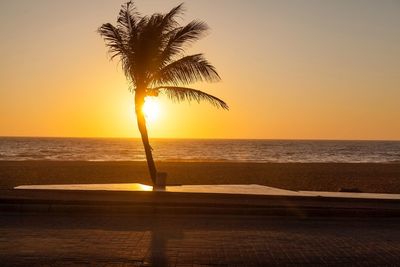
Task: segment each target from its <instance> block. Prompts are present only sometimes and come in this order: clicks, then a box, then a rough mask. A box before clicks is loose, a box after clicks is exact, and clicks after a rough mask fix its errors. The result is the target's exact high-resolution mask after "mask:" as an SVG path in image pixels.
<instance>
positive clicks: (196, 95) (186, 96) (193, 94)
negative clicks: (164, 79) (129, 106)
mask: <svg viewBox="0 0 400 267" xmlns="http://www.w3.org/2000/svg"><path fill="white" fill-rule="evenodd" d="M159 93H162V94H165V95H166V96H167V97H168V98H170V99H171V100H173V101H177V102H182V101H185V100H186V101H189V102H190V101H197V102H198V103H199V102H200V101H206V102H209V103H211V104H212V105H213V106H215V107H217V108H223V109H226V110H229V106H228V105H227V104H226V103H225V102H224V101H223V100H221V99H219V98H218V97H215V96H213V95H210V94H207V93H205V92H203V91H200V90H196V89H192V88H187V87H179V86H160V87H156V88H153V89H148V90H147V95H149V96H156V95H158V94H159Z"/></svg>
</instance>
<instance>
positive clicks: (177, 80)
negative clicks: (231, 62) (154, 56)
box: [151, 54, 221, 85]
mask: <svg viewBox="0 0 400 267" xmlns="http://www.w3.org/2000/svg"><path fill="white" fill-rule="evenodd" d="M220 80H221V78H220V76H219V75H218V72H217V70H216V69H215V67H214V66H213V65H211V63H209V62H208V61H207V60H206V59H205V58H204V56H203V54H196V55H191V56H185V57H183V58H181V59H178V60H177V61H174V62H172V63H170V64H168V65H167V66H165V67H164V68H162V69H161V70H160V71H158V72H156V73H155V74H154V75H153V77H152V80H151V82H152V84H153V85H162V84H173V85H178V84H190V83H194V82H202V81H207V82H215V81H220Z"/></svg>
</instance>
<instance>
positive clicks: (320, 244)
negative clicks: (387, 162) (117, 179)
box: [0, 213, 400, 267]
mask: <svg viewBox="0 0 400 267" xmlns="http://www.w3.org/2000/svg"><path fill="white" fill-rule="evenodd" d="M399 225H400V218H372V219H371V218H306V219H304V218H299V217H266V216H261V217H259V216H237V215H235V216H232V215H221V214H219V215H179V216H175V215H174V216H171V215H160V214H157V215H135V214H130V215H122V214H113V215H110V214H92V215H88V214H86V215H77V214H68V215H57V216H54V215H51V214H43V213H42V214H27V213H18V214H16V213H2V214H1V216H0V265H1V266H4V267H7V266H104V267H105V266H174V267H188V266H190V267H195V266H197V267H200V266H202V267H204V266H341V267H342V266H399V262H400V227H399Z"/></svg>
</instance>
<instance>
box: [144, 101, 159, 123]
mask: <svg viewBox="0 0 400 267" xmlns="http://www.w3.org/2000/svg"><path fill="white" fill-rule="evenodd" d="M142 110H143V113H144V115H145V117H146V119H147V120H149V121H155V120H156V119H157V118H158V117H159V115H160V105H159V103H158V101H157V100H156V99H155V98H154V97H147V98H146V100H145V102H144V105H143V109H142Z"/></svg>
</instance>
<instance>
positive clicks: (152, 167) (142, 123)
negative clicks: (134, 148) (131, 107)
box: [135, 93, 157, 185]
mask: <svg viewBox="0 0 400 267" xmlns="http://www.w3.org/2000/svg"><path fill="white" fill-rule="evenodd" d="M143 105H144V96H141V95H140V94H138V93H136V95H135V111H136V118H137V123H138V128H139V131H140V135H141V136H142V142H143V146H144V151H145V153H146V160H147V166H148V167H149V172H150V178H151V181H152V182H153V185H156V178H157V169H156V164H155V163H154V159H153V154H152V152H151V146H150V142H149V136H148V134H147V128H146V119H145V117H144V114H143V109H142V108H143Z"/></svg>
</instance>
